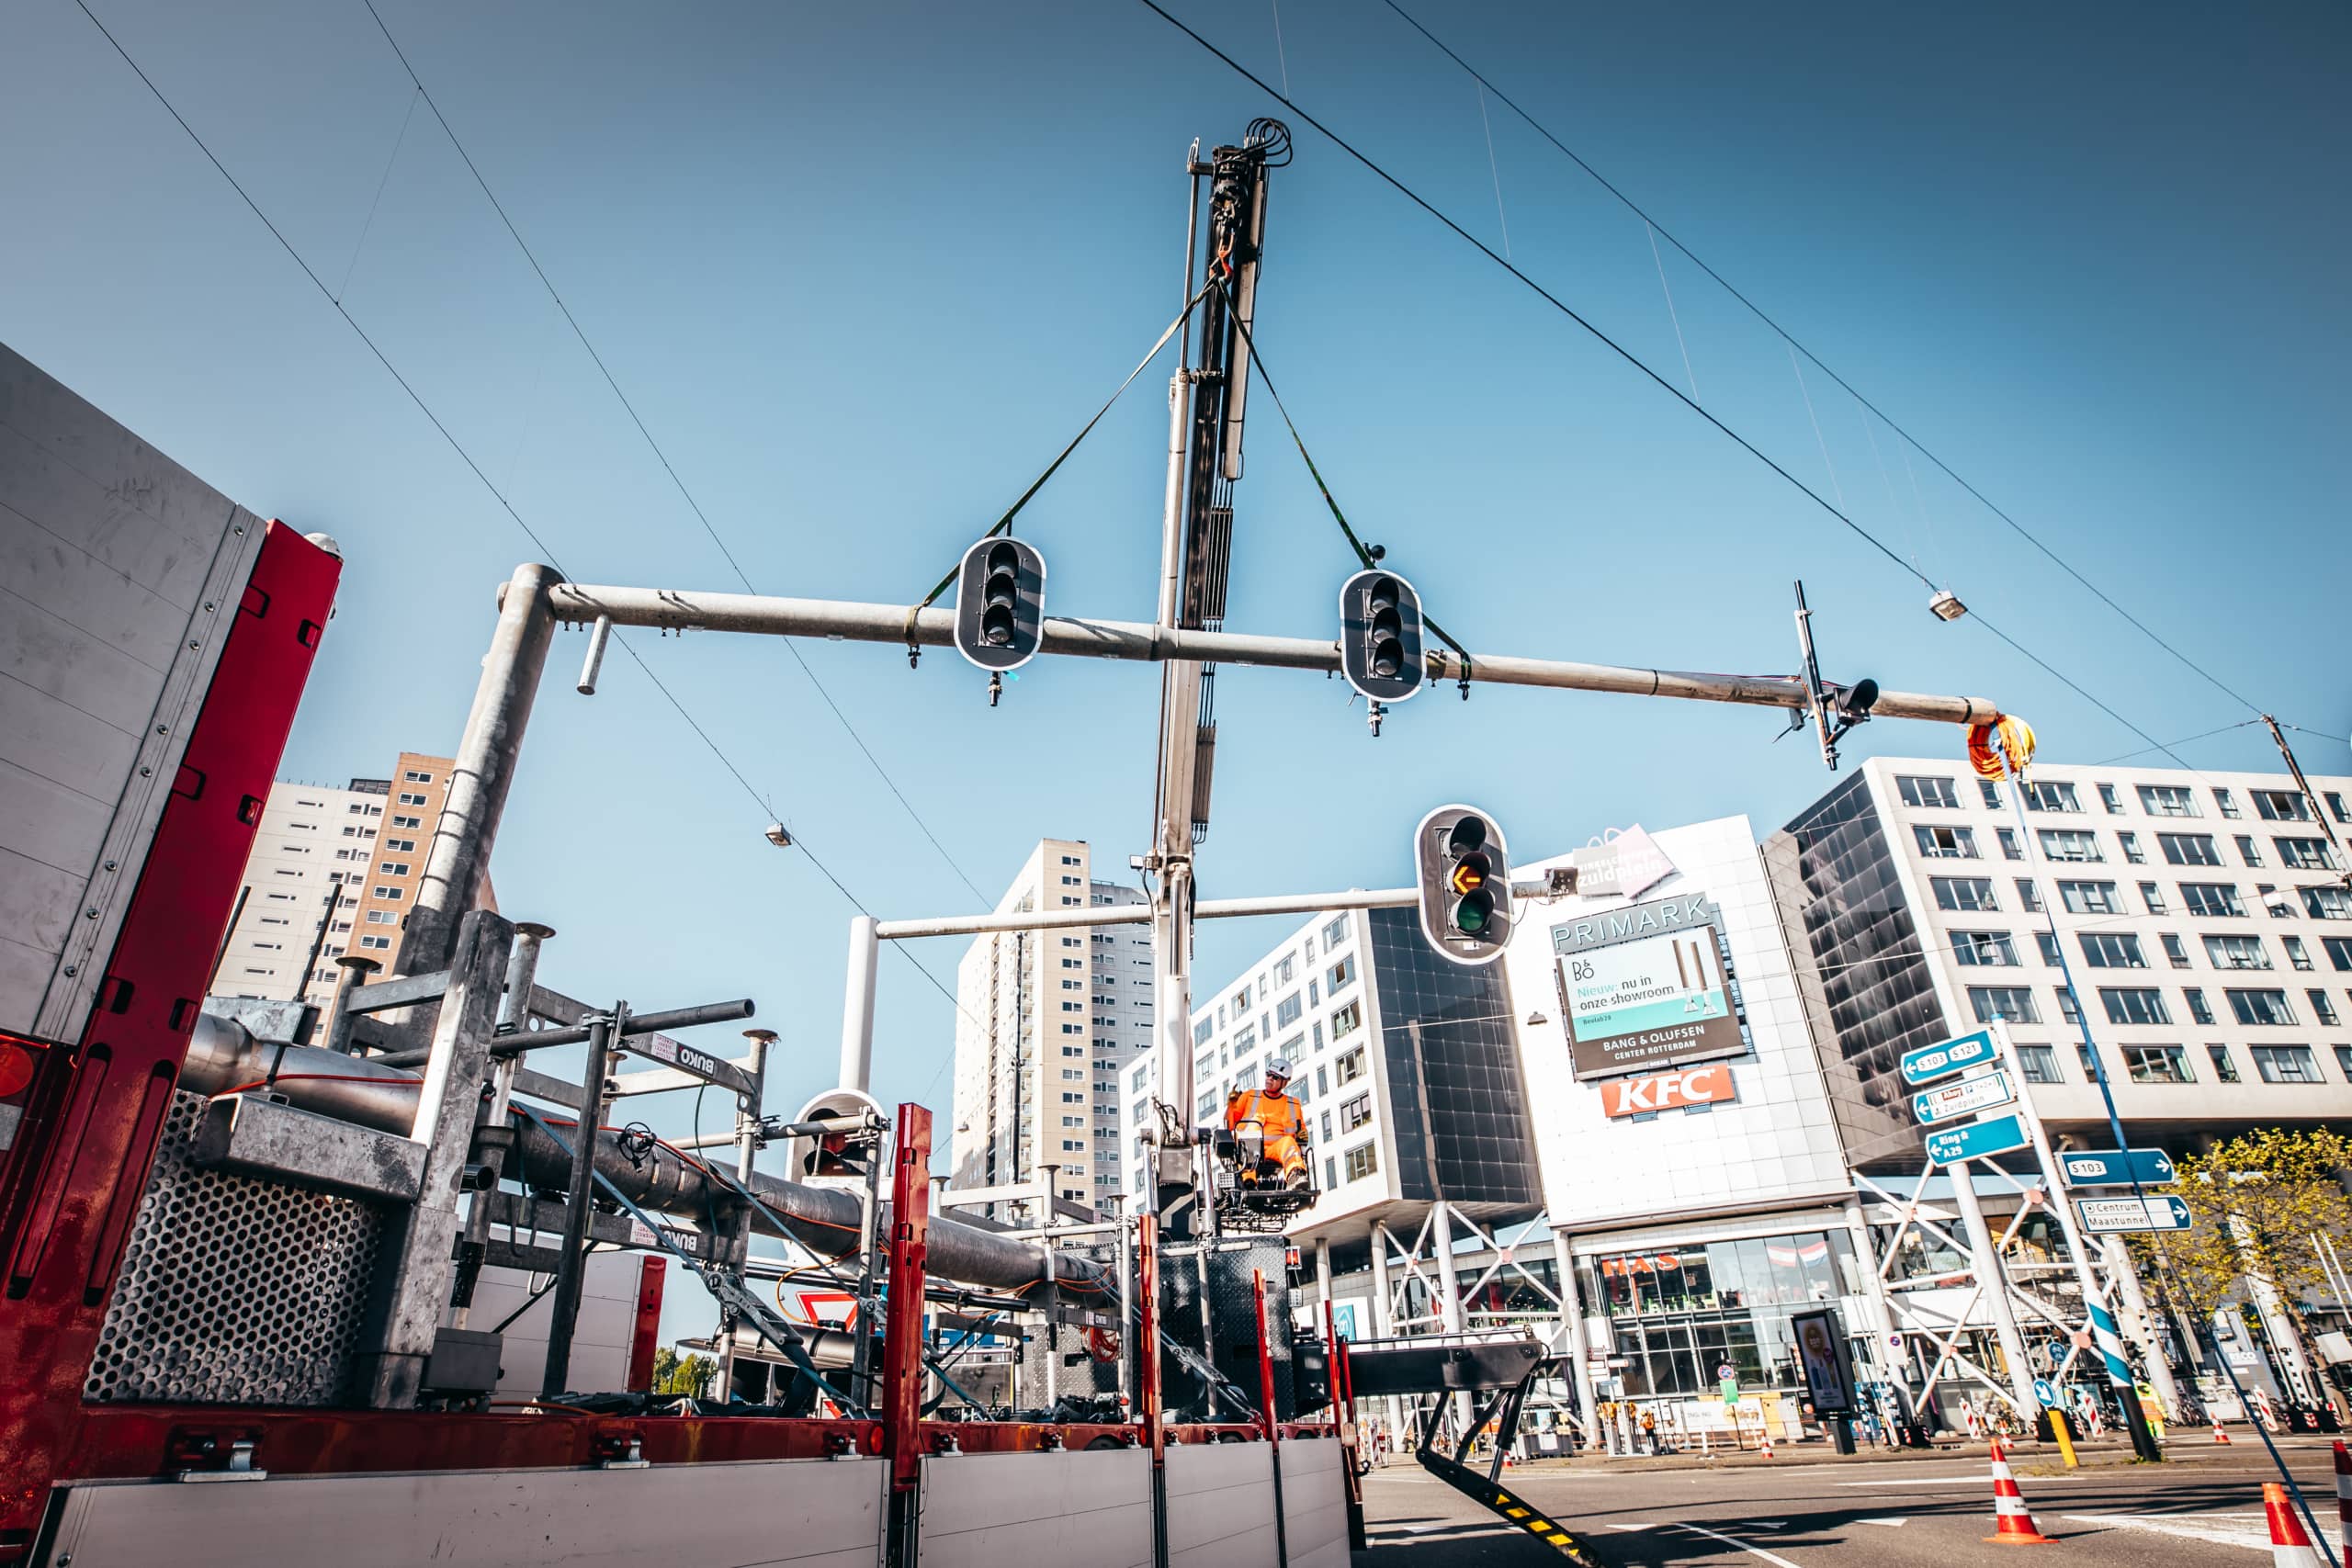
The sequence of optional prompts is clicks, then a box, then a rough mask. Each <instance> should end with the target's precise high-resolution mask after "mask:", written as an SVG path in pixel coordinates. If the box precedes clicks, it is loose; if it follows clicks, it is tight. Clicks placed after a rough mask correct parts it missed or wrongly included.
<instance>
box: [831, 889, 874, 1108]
mask: <svg viewBox="0 0 2352 1568" xmlns="http://www.w3.org/2000/svg"><path fill="white" fill-rule="evenodd" d="M880 931H881V922H879V921H878V920H876V919H875V918H874V917H873V916H871V915H852V916H851V917H850V919H849V987H848V990H847V992H846V993H845V995H844V997H843V1001H842V1068H841V1085H840V1087H841V1088H842V1089H855V1090H857V1091H858V1092H859V1093H860V1094H864V1093H865V1092H866V1091H867V1090H868V1089H870V1088H871V1087H872V1086H873V1079H874V981H875V976H876V972H877V969H878V967H879V965H880V963H881V956H882V939H881V935H880Z"/></svg>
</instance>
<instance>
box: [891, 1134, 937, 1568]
mask: <svg viewBox="0 0 2352 1568" xmlns="http://www.w3.org/2000/svg"><path fill="white" fill-rule="evenodd" d="M930 1168H931V1112H930V1111H927V1110H925V1109H924V1108H923V1107H922V1106H920V1105H912V1104H902V1105H900V1106H899V1115H898V1123H897V1127H896V1137H895V1140H894V1142H893V1145H892V1149H891V1159H890V1290H889V1297H888V1303H887V1305H888V1313H889V1318H888V1325H886V1327H885V1329H884V1332H883V1339H882V1417H883V1421H882V1426H883V1430H882V1441H883V1447H884V1450H885V1451H886V1452H887V1453H888V1455H889V1456H890V1513H889V1520H888V1526H889V1535H888V1555H887V1557H886V1558H885V1561H886V1562H888V1564H889V1565H890V1568H913V1564H914V1562H915V1558H916V1552H917V1550H918V1548H917V1545H916V1531H917V1526H918V1523H919V1517H920V1513H921V1505H922V1385H923V1365H922V1348H923V1347H922V1313H923V1296H922V1281H923V1266H924V1262H925V1260H926V1258H927V1256H928V1249H927V1247H926V1238H927V1235H928V1231H929V1228H930V1218H931V1182H930V1180H929V1179H928V1177H927V1172H928V1171H929V1170H930Z"/></svg>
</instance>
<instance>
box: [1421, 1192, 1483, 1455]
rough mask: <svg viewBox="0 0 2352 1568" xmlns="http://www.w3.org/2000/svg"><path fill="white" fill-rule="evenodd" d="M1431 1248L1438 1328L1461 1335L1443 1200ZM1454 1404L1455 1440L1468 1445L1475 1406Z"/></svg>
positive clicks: (1464, 1397) (1433, 1221) (1433, 1216)
mask: <svg viewBox="0 0 2352 1568" xmlns="http://www.w3.org/2000/svg"><path fill="white" fill-rule="evenodd" d="M1430 1250H1432V1251H1433V1252H1435V1253H1436V1254H1437V1289H1438V1303H1437V1318H1438V1326H1439V1327H1441V1328H1442V1329H1443V1330H1444V1331H1445V1332H1446V1333H1448V1334H1459V1333H1461V1332H1462V1325H1463V1318H1462V1279H1461V1276H1460V1275H1459V1274H1458V1273H1456V1272H1455V1270H1454V1267H1453V1208H1452V1207H1451V1206H1450V1205H1449V1204H1447V1203H1446V1202H1445V1201H1444V1200H1442V1199H1440V1200H1439V1201H1438V1203H1437V1206H1436V1207H1435V1208H1433V1209H1431V1210H1430ZM1452 1403H1453V1429H1454V1433H1455V1436H1456V1437H1457V1438H1458V1439H1459V1440H1460V1441H1462V1442H1464V1443H1466V1442H1468V1441H1469V1438H1470V1417H1471V1416H1472V1415H1473V1414H1475V1412H1476V1406H1475V1405H1474V1404H1473V1403H1472V1401H1471V1398H1470V1396H1469V1394H1467V1393H1457V1394H1455V1395H1454V1396H1453V1401H1452Z"/></svg>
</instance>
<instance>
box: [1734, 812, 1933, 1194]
mask: <svg viewBox="0 0 2352 1568" xmlns="http://www.w3.org/2000/svg"><path fill="white" fill-rule="evenodd" d="M1894 855H1895V852H1894V846H1893V845H1892V844H1891V843H1889V841H1888V840H1887V837H1886V827H1885V824H1884V823H1883V821H1882V820H1881V819H1880V818H1879V813H1878V807H1877V806H1876V805H1875V804H1874V803H1873V802H1872V801H1871V792H1870V784H1869V781H1868V780H1867V779H1866V778H1865V777H1864V776H1863V775H1862V774H1860V773H1857V774H1855V775H1854V776H1853V777H1852V778H1849V779H1848V780H1847V781H1846V782H1845V783H1844V784H1840V785H1839V786H1838V788H1837V789H1834V790H1832V791H1831V792H1830V793H1829V794H1828V795H1824V796H1823V797H1822V798H1821V799H1820V800H1818V801H1816V802H1815V804H1814V805H1813V806H1812V807H1809V808H1807V810H1806V811H1805V813H1804V815H1803V816H1801V817H1799V818H1797V819H1796V820H1795V821H1793V822H1792V823H1790V824H1789V825H1788V827H1787V828H1785V829H1782V830H1781V831H1780V832H1778V833H1775V834H1773V835H1772V836H1771V838H1770V839H1768V840H1765V843H1764V870H1765V874H1766V875H1767V876H1768V877H1769V878H1770V881H1771V884H1772V897H1773V902H1774V904H1775V906H1776V907H1777V908H1778V909H1779V911H1780V916H1781V931H1783V932H1784V933H1785V934H1786V936H1787V937H1788V941H1789V949H1790V953H1791V955H1792V957H1793V958H1794V960H1795V963H1796V979H1797V991H1798V995H1799V996H1800V997H1801V998H1803V999H1804V1007H1805V1015H1806V1022H1807V1024H1808V1026H1809V1027H1810V1029H1811V1031H1812V1034H1813V1040H1814V1048H1815V1052H1816V1053H1817V1054H1818V1055H1820V1057H1821V1069H1822V1075H1823V1077H1825V1078H1826V1081H1827V1083H1828V1088H1829V1101H1830V1109H1831V1111H1832V1113H1833V1114H1834V1115H1835V1116H1836V1118H1837V1122H1838V1136H1839V1138H1840V1139H1841V1140H1842V1141H1843V1142H1844V1144H1845V1145H1846V1156H1847V1158H1848V1159H1849V1160H1850V1161H1852V1163H1853V1164H1854V1165H1855V1166H1856V1167H1857V1168H1861V1169H1877V1168H1894V1167H1898V1166H1903V1165H1905V1164H1908V1165H1910V1166H1912V1167H1914V1168H1916V1166H1917V1160H1918V1158H1919V1156H1920V1153H1921V1147H1922V1145H1921V1135H1920V1132H1919V1128H1918V1126H1917V1123H1916V1122H1913V1121H1912V1118H1911V1106H1910V1098H1911V1092H1912V1091H1911V1089H1909V1088H1908V1086H1906V1085H1905V1083H1904V1082H1903V1077H1902V1074H1901V1072H1900V1071H1899V1070H1898V1068H1897V1066H1896V1064H1897V1062H1898V1061H1899V1060H1900V1059H1901V1057H1902V1055H1903V1054H1904V1053H1905V1051H1909V1050H1912V1049H1914V1048H1915V1047H1917V1046H1921V1045H1929V1044H1933V1043H1936V1042H1938V1041H1939V1040H1943V1039H1947V1038H1949V1037H1950V1035H1951V1028H1950V1026H1949V1025H1948V1024H1947V1023H1946V1021H1945V1020H1944V1015H1943V1007H1942V1004H1941V1003H1939V1001H1938V1000H1937V999H1936V991H1935V982H1934V979H1933V976H1932V975H1931V974H1930V972H1929V969H1928V960H1927V955H1926V954H1925V953H1923V952H1922V951H1921V949H1920V945H1919V931H1918V928H1917V926H1916V925H1914V924H1913V923H1912V919H1911V913H1910V911H1909V910H1908V909H1907V908H1905V906H1904V900H1903V888H1902V885H1901V884H1900V883H1899V882H1898V881H1897V880H1896V877H1895V858H1894Z"/></svg>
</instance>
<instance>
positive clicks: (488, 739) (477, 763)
mask: <svg viewBox="0 0 2352 1568" xmlns="http://www.w3.org/2000/svg"><path fill="white" fill-rule="evenodd" d="M561 581H563V576H562V574H561V573H560V572H559V571H557V570H555V569H554V568H553V567H548V566H537V565H528V564H526V565H524V566H518V567H516V568H515V575H514V577H513V578H511V579H510V580H508V581H507V583H506V585H505V586H504V587H503V589H501V590H500V592H499V602H498V629H497V631H495V632H494V633H492V637H491V640H490V651H489V652H488V653H486V654H484V655H483V656H482V661H481V683H480V684H479V685H477V686H476V687H475V688H474V705H473V709H472V711H471V712H469V714H467V716H466V729H465V734H464V735H463V736H462V737H461V738H460V739H458V755H457V759H456V765H455V766H453V767H452V768H451V769H450V770H449V793H448V795H447V799H446V800H445V801H444V802H443V804H442V807H441V816H440V818H439V820H438V821H436V822H435V824H434V828H433V845H432V850H431V852H430V853H428V854H427V855H426V856H425V857H424V877H423V878H422V879H421V880H420V881H419V882H418V884H417V888H416V904H415V907H414V908H413V909H412V910H411V912H410V914H409V917H408V923H407V926H406V928H405V930H404V934H403V935H402V937H401V949H400V958H399V964H400V972H401V974H403V975H423V974H428V973H430V972H431V971H433V970H435V969H439V968H443V967H445V966H446V965H447V964H448V962H449V953H450V951H451V949H452V948H453V947H454V946H455V945H456V942H457V932H458V920H459V919H461V918H462V917H463V916H464V915H465V913H466V911H467V910H469V909H470V908H473V906H474V890H475V889H476V888H477V887H479V886H481V879H482V874H483V873H484V872H485V871H487V870H488V869H489V867H490V851H491V846H492V843H494V842H495V841H496V840H497V838H498V823H499V818H502V817H503V816H504V815H505V812H506V795H507V792H508V791H509V790H510V789H511V788H512V787H513V786H514V784H515V759H516V758H517V757H519V756H520V755H521V754H522V750H523V732H524V731H525V730H526V728H529V727H530V722H531V703H532V700H533V699H534V698H535V697H536V696H537V694H538V689H539V676H540V674H541V672H542V671H545V670H546V669H547V662H548V645H549V644H551V643H552V642H553V641H554V640H555V614H554V612H553V611H552V610H551V609H550V608H549V607H548V590H549V589H551V588H553V587H554V586H555V585H556V584H557V583H559V582H561Z"/></svg>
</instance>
